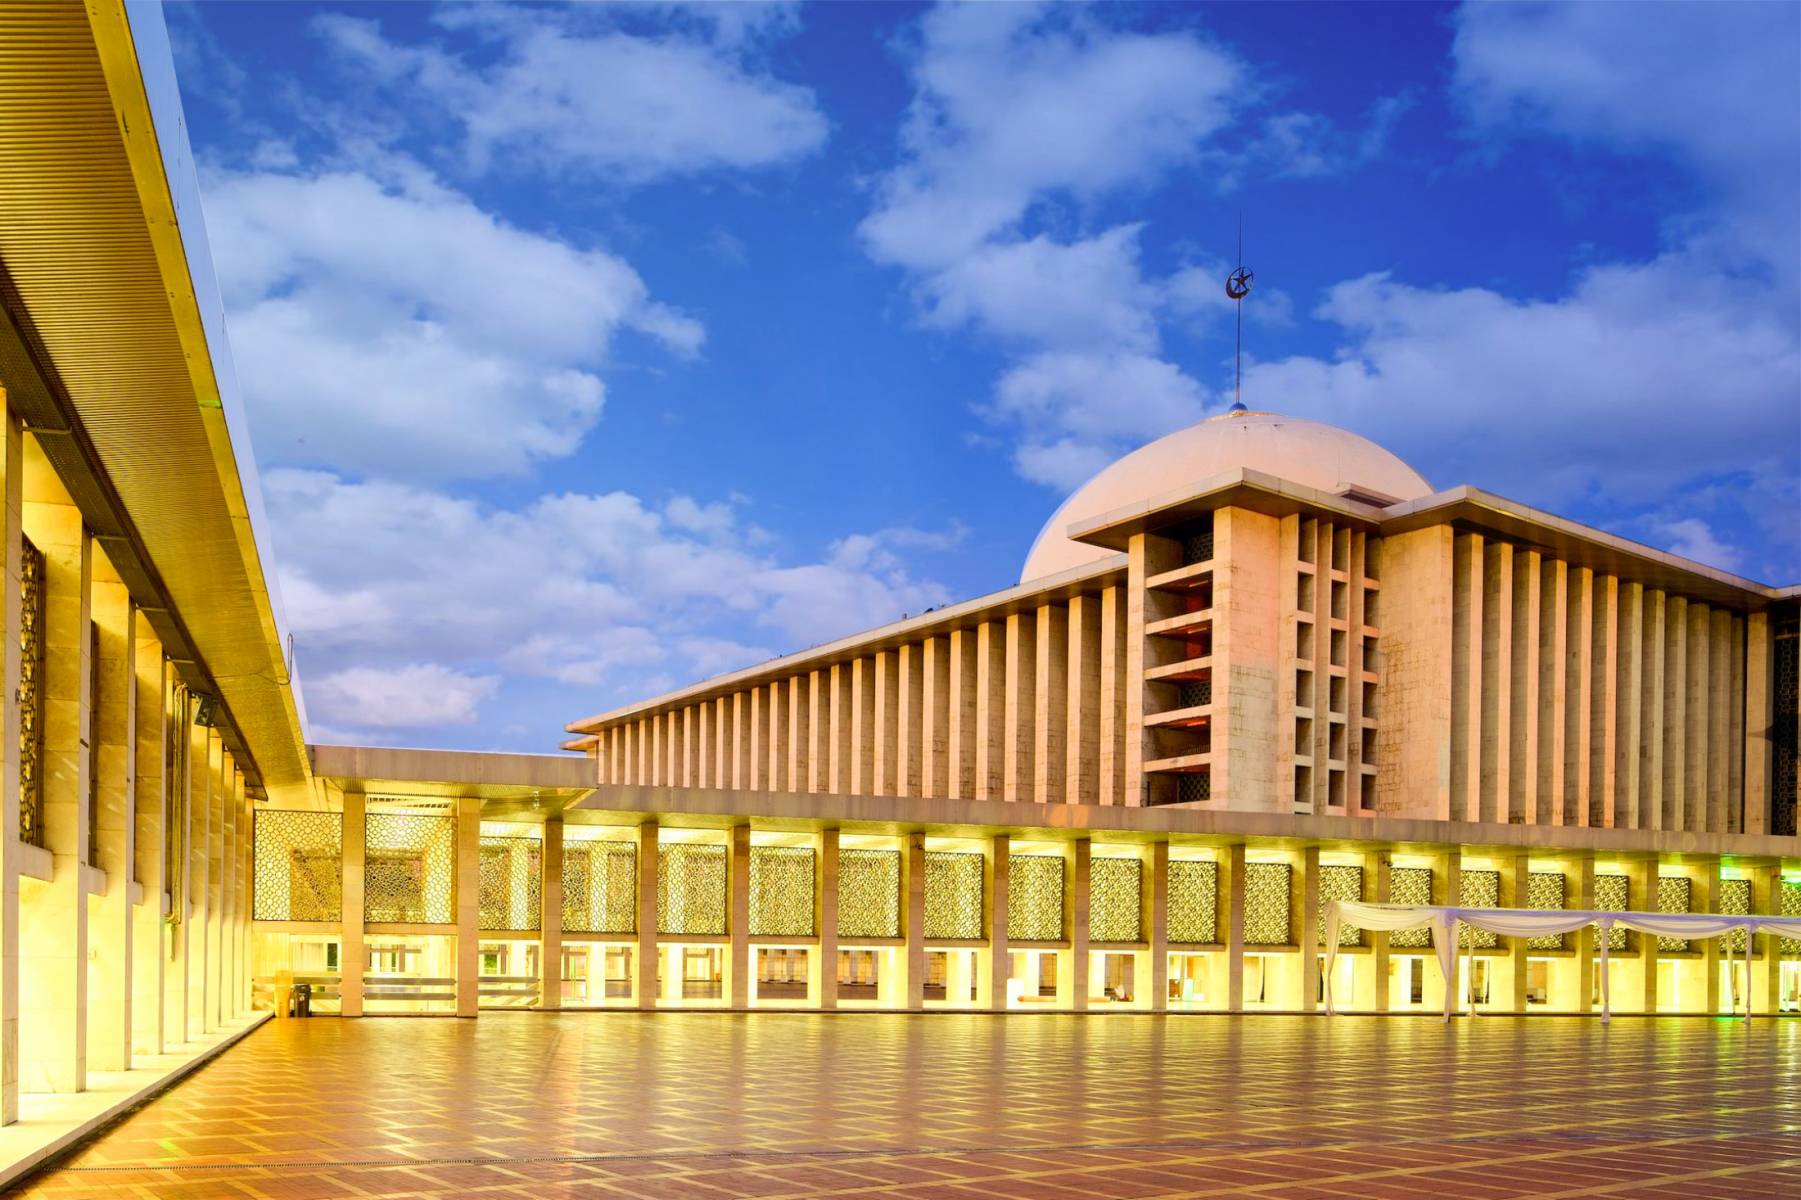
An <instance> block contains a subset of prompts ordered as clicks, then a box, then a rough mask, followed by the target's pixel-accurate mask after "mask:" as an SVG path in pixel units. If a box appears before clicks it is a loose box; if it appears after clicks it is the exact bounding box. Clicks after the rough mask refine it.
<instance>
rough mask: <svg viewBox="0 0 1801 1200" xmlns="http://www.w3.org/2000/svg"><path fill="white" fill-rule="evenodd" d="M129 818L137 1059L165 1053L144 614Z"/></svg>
mask: <svg viewBox="0 0 1801 1200" xmlns="http://www.w3.org/2000/svg"><path fill="white" fill-rule="evenodd" d="M132 640H133V641H134V643H135V646H134V648H133V651H132V671H133V674H134V675H135V676H136V684H135V687H134V689H133V703H132V708H133V717H132V749H131V753H132V757H133V767H132V814H133V820H134V821H135V822H136V825H137V828H136V832H135V836H134V839H133V842H132V858H133V860H134V864H135V866H134V870H135V874H136V877H137V881H138V884H139V885H140V887H141V889H142V891H141V894H140V895H139V897H138V901H137V903H136V904H135V905H133V907H132V910H131V923H132V934H131V992H132V995H131V1027H132V1038H131V1041H132V1050H133V1052H134V1053H136V1054H142V1055H158V1054H161V1053H162V1052H163V960H164V959H165V958H166V957H167V954H166V945H165V941H164V938H165V932H164V930H165V926H164V925H163V892H164V890H165V889H166V888H167V887H168V880H167V879H166V878H165V876H164V873H163V851H164V843H163V837H164V832H165V830H164V822H165V820H166V819H167V816H166V811H165V807H164V804H165V797H164V782H165V780H164V773H163V755H164V754H166V753H167V746H168V743H167V737H168V713H167V711H166V707H165V706H166V701H167V699H168V693H169V688H168V683H167V680H166V674H167V668H166V667H165V665H164V663H163V646H162V643H161V642H160V641H158V640H157V637H156V633H155V631H153V630H152V629H151V628H150V621H149V619H148V618H146V617H145V616H144V614H143V613H142V612H136V613H133V615H132Z"/></svg>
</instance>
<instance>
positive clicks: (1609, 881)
mask: <svg viewBox="0 0 1801 1200" xmlns="http://www.w3.org/2000/svg"><path fill="white" fill-rule="evenodd" d="M1631 896H1632V883H1631V881H1630V880H1629V879H1627V878H1626V876H1624V875H1597V876H1595V910H1596V911H1597V912H1625V911H1626V910H1627V909H1628V908H1629V907H1631V903H1630V901H1631ZM1607 948H1608V949H1609V950H1624V949H1625V948H1626V930H1625V928H1624V927H1623V926H1620V925H1615V926H1613V927H1612V928H1610V929H1609V930H1608V931H1607Z"/></svg>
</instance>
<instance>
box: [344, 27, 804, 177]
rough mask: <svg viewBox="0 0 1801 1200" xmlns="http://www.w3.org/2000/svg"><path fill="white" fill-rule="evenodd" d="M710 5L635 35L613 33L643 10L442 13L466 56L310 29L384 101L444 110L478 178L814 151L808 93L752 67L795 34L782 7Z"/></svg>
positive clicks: (746, 164)
mask: <svg viewBox="0 0 1801 1200" xmlns="http://www.w3.org/2000/svg"><path fill="white" fill-rule="evenodd" d="M712 7H713V6H698V5H697V6H677V7H673V8H667V9H661V10H657V16H658V17H659V18H660V19H659V20H657V21H656V22H655V23H654V24H653V25H652V26H651V27H650V28H648V29H644V30H637V29H628V28H626V27H625V26H626V25H627V24H629V20H630V18H631V17H633V16H641V15H645V13H646V12H648V11H649V10H647V9H639V10H636V11H634V10H633V9H632V8H631V7H630V6H620V7H618V8H615V7H614V6H604V7H600V8H597V9H594V10H586V11H584V10H581V9H579V8H578V9H577V10H574V11H571V12H553V11H545V10H517V9H514V10H498V11H496V10H491V9H481V10H474V11H464V10H460V9H458V8H456V7H452V8H449V9H447V10H446V11H445V12H444V13H443V14H441V15H440V17H439V21H440V23H441V24H445V25H449V26H453V27H455V28H456V29H458V30H460V31H462V32H464V33H466V34H469V35H472V36H474V37H476V38H478V39H479V41H480V42H481V46H480V49H479V52H477V53H473V54H467V55H465V54H461V53H457V52H454V51H452V50H450V49H447V48H445V46H443V45H440V44H434V43H408V42H400V41H395V40H392V39H390V38H389V37H387V36H386V35H385V34H384V32H383V31H382V29H381V26H380V25H379V24H378V23H377V22H375V21H373V20H368V19H365V18H361V17H350V16H327V17H321V18H319V19H318V21H317V22H316V27H317V28H318V30H319V31H320V32H321V33H322V34H323V35H324V36H325V37H326V38H327V39H328V41H329V42H330V44H331V45H332V46H333V47H334V48H335V49H336V50H337V52H338V53H339V54H340V55H342V56H343V57H344V58H345V59H346V60H348V61H349V62H350V63H352V64H353V65H354V66H355V67H356V68H357V69H358V70H360V71H363V72H366V73H367V76H368V78H370V79H371V80H372V81H373V82H375V83H376V84H378V85H381V86H385V87H387V88H388V89H389V91H390V93H391V94H392V95H394V96H395V97H396V99H398V100H400V101H401V102H404V103H409V104H412V105H425V106H429V107H431V108H432V109H434V110H437V111H439V112H442V113H445V114H448V115H449V117H450V118H451V119H452V120H453V121H454V122H455V123H456V124H457V125H458V126H460V128H461V131H462V135H463V142H462V147H463V152H464V158H465V162H466V163H467V165H468V166H470V167H472V168H474V169H476V170H483V169H487V168H489V167H491V166H493V165H495V164H497V163H501V162H505V163H509V164H514V163H516V164H519V165H522V166H525V167H527V168H530V169H533V170H537V171H542V172H545V173H551V174H557V175H561V174H563V173H565V172H567V171H570V170H576V171H580V172H582V173H584V174H587V175H590V176H593V177H596V178H604V179H605V180H606V181H607V182H609V183H618V182H625V183H645V182H649V181H652V180H657V179H664V178H669V177H672V176H680V175H690V174H694V173H697V172H702V171H710V170H720V169H726V170H733V169H737V170H742V169H746V168H753V167H766V166H769V165H772V164H777V163H783V162H788V161H791V160H794V159H797V158H800V157H802V156H804V155H807V154H809V153H811V152H812V151H814V150H816V149H818V148H819V146H820V145H821V144H823V143H824V141H825V138H826V134H827V125H826V120H825V118H824V116H823V115H821V113H820V111H819V109H818V105H817V103H816V100H815V97H814V95H813V93H812V91H811V90H810V89H807V88H804V87H799V86H797V85H795V84H792V83H787V82H785V81H783V80H781V79H778V78H776V77H775V76H774V75H772V74H771V73H769V72H768V71H767V70H765V69H764V68H763V67H762V66H761V65H760V64H759V62H758V56H757V48H758V46H759V45H760V44H761V43H762V42H763V41H764V40H765V39H766V38H767V37H769V36H772V35H773V34H774V33H776V32H778V31H784V30H788V29H792V28H793V24H794V17H793V13H792V10H784V9H782V8H779V7H769V6H756V5H729V6H718V7H719V8H720V9H721V10H726V9H731V10H742V11H737V12H732V11H716V12H715V11H710V9H711V8H712Z"/></svg>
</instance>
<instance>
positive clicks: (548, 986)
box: [538, 814, 606, 1008]
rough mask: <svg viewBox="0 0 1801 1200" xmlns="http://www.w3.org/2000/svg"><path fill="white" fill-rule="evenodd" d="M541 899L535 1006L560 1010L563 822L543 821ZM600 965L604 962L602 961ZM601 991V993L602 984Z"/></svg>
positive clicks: (546, 819) (550, 818) (551, 819)
mask: <svg viewBox="0 0 1801 1200" xmlns="http://www.w3.org/2000/svg"><path fill="white" fill-rule="evenodd" d="M543 849H544V853H543V857H542V858H541V860H540V861H541V862H542V863H543V864H544V866H543V872H544V875H543V880H542V883H541V886H540V887H539V894H540V896H541V897H542V899H543V907H542V911H541V913H540V915H539V917H538V937H539V940H540V942H541V943H542V945H541V947H540V949H539V951H538V1006H539V1007H540V1008H561V1007H563V818H562V816H561V815H560V814H559V815H557V816H554V817H546V818H545V819H544V847H543ZM603 961H604V960H603ZM601 986H602V989H603V990H604V989H605V986H606V985H605V984H604V983H603V984H602V985H601Z"/></svg>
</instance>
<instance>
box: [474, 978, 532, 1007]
mask: <svg viewBox="0 0 1801 1200" xmlns="http://www.w3.org/2000/svg"><path fill="white" fill-rule="evenodd" d="M476 996H477V997H478V998H479V1000H480V1002H481V1004H482V1006H483V1007H485V1008H530V1007H531V1006H532V1005H534V1004H536V1003H537V1002H538V977H537V976H536V975H483V976H482V977H481V981H480V983H479V985H478V986H477V988H476Z"/></svg>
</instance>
